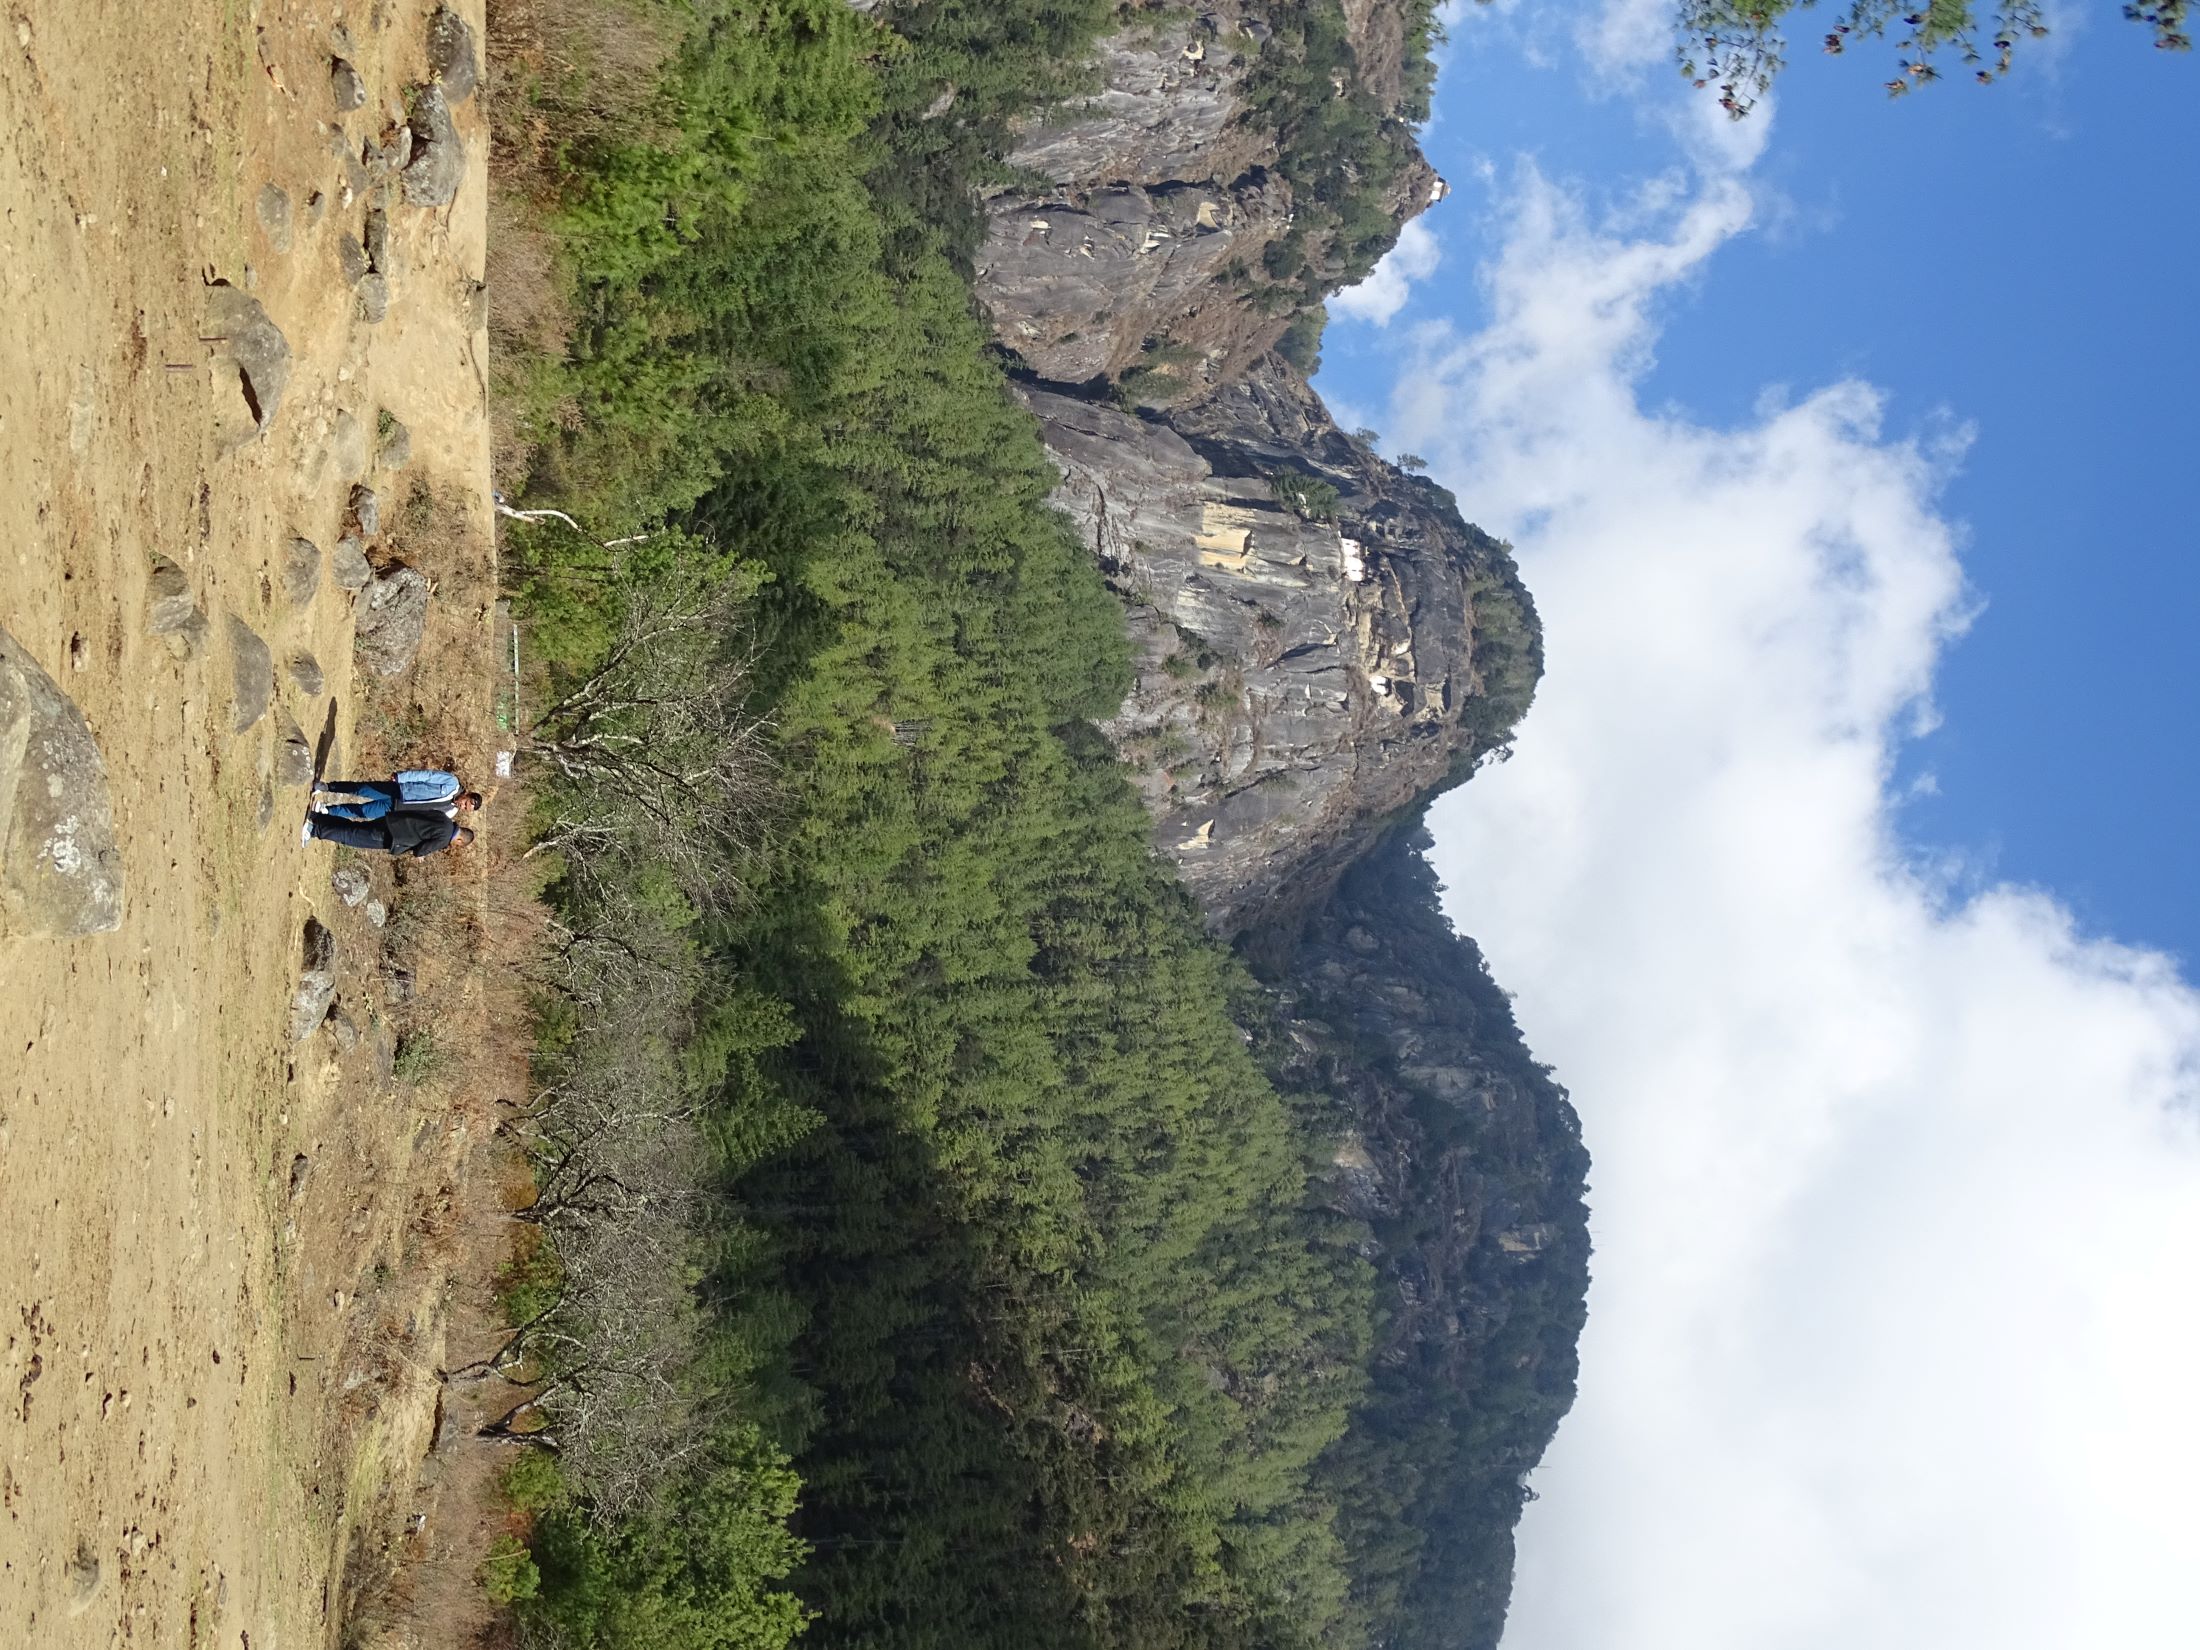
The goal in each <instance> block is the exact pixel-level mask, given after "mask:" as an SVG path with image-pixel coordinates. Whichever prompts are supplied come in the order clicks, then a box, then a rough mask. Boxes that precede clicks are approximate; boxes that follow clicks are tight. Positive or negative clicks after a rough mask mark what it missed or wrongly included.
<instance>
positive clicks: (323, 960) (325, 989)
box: [289, 917, 336, 1043]
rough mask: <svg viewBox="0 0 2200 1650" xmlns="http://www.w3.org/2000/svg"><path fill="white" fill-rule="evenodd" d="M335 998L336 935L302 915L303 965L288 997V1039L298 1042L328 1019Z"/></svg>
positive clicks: (317, 921)
mask: <svg viewBox="0 0 2200 1650" xmlns="http://www.w3.org/2000/svg"><path fill="white" fill-rule="evenodd" d="M335 1000H336V936H335V935H334V934H331V933H330V932H329V931H328V930H327V929H326V928H324V927H322V926H321V923H320V920H319V919H318V918H315V917H308V918H306V926H305V935H304V958H303V966H302V967H301V968H300V969H299V972H298V989H297V990H296V991H295V992H293V993H292V994H291V998H290V1025H289V1031H290V1040H291V1041H292V1042H294V1043H302V1042H304V1041H305V1040H306V1039H307V1038H308V1037H310V1036H312V1035H313V1034H314V1033H315V1032H316V1031H318V1030H319V1029H320V1028H321V1022H322V1021H323V1020H325V1019H327V1018H328V1011H329V1004H331V1003H332V1002H334V1001H335Z"/></svg>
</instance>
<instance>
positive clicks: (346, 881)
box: [328, 865, 371, 910]
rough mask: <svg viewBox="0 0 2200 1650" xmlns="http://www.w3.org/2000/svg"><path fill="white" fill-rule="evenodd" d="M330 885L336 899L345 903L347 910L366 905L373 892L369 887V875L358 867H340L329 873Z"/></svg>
mask: <svg viewBox="0 0 2200 1650" xmlns="http://www.w3.org/2000/svg"><path fill="white" fill-rule="evenodd" d="M328 885H329V887H330V889H331V890H333V891H334V893H335V895H336V897H337V898H338V899H340V900H342V901H343V902H344V908H345V909H346V910H351V909H354V908H356V907H358V906H360V905H363V904H365V903H366V898H367V895H368V893H369V892H370V891H371V890H370V889H369V888H368V885H367V873H366V872H364V871H362V870H360V869H359V867H358V866H356V865H339V866H338V867H337V868H336V869H335V870H333V871H331V872H330V873H329V879H328Z"/></svg>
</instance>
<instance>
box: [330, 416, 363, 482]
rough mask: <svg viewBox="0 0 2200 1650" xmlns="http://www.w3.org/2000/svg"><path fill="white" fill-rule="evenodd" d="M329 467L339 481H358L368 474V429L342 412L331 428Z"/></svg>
mask: <svg viewBox="0 0 2200 1650" xmlns="http://www.w3.org/2000/svg"><path fill="white" fill-rule="evenodd" d="M328 465H329V469H330V471H331V472H333V475H334V479H336V480H338V481H357V480H358V479H359V478H360V477H361V476H363V475H365V474H366V473H367V427H366V426H365V425H364V424H362V423H360V422H359V420H358V419H356V418H354V417H353V416H352V415H351V414H350V413H348V412H340V413H338V414H337V415H336V418H335V421H334V422H333V423H332V424H331V426H330V428H329V438H328Z"/></svg>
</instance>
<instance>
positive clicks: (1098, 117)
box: [976, 0, 1444, 394]
mask: <svg viewBox="0 0 2200 1650" xmlns="http://www.w3.org/2000/svg"><path fill="white" fill-rule="evenodd" d="M1423 9H1424V10H1425V8H1423ZM1321 10H1322V8H1320V7H1308V6H1300V5H1290V4H1278V5H1267V4H1262V3H1260V0H1216V3H1214V4H1210V5H1203V6H1200V7H1197V8H1196V9H1195V8H1180V7H1171V8H1163V9H1158V10H1154V11H1148V12H1144V13H1141V14H1139V15H1138V17H1137V18H1136V20H1135V21H1134V22H1132V23H1131V24H1130V25H1129V26H1127V27H1126V28H1125V29H1123V30H1122V31H1121V32H1120V33H1118V34H1116V35H1114V36H1112V37H1111V38H1109V39H1108V40H1106V41H1104V42H1103V43H1102V45H1101V48H1100V52H1099V61H1098V66H1097V67H1098V75H1099V87H1098V89H1097V90H1095V91H1094V92H1092V93H1090V94H1089V95H1087V96H1085V97H1082V98H1078V99H1073V100H1071V101H1070V102H1069V103H1067V104H1065V105H1064V106H1062V107H1060V108H1058V109H1055V110H1052V111H1050V112H1049V113H1048V114H1047V115H1046V116H1044V117H1043V118H1039V119H1035V120H1033V121H1031V122H1028V123H1027V124H1026V125H1025V127H1024V128H1023V130H1022V131H1021V132H1020V134H1019V136H1018V141H1017V144H1016V147H1015V148H1014V149H1013V150H1012V151H1011V152H1010V154H1009V155H1008V157H1007V158H1008V164H1009V165H1010V166H1011V167H1012V168H1014V169H1016V171H1017V172H1018V173H1019V174H1021V181H1019V182H1017V183H1015V184H1013V185H1010V186H1005V187H1003V188H1000V189H998V190H997V191H995V192H994V193H993V194H992V195H991V196H990V197H989V198H988V199H987V201H986V203H985V210H986V235H985V241H984V245H983V248H982V249H981V251H980V252H979V254H978V257H977V268H976V275H977V288H978V296H979V299H980V301H981V302H982V303H983V304H985V306H986V307H987V309H988V310H989V311H990V312H991V314H992V316H993V320H994V325H995V328H996V330H997V331H998V332H999V334H1000V337H1001V340H1002V342H1003V343H1005V344H1006V345H1007V346H1008V347H1009V348H1010V349H1013V350H1014V351H1016V353H1017V354H1018V355H1019V356H1021V357H1022V358H1023V360H1024V361H1025V362H1026V364H1028V365H1029V366H1030V367H1031V369H1032V370H1033V372H1035V373H1036V374H1038V375H1039V376H1040V377H1042V378H1045V379H1050V380H1053V381H1055V382H1057V383H1065V384H1067V383H1082V382H1085V381H1088V380H1091V379H1095V378H1102V377H1105V378H1107V379H1110V380H1115V379H1120V378H1121V377H1122V376H1123V375H1124V374H1125V373H1126V372H1133V371H1136V370H1137V369H1139V368H1140V367H1141V366H1143V367H1144V368H1145V369H1146V370H1147V372H1148V373H1155V372H1158V373H1159V374H1160V375H1161V378H1162V380H1163V381H1165V383H1166V387H1167V388H1168V390H1169V391H1170V392H1171V393H1172V394H1175V393H1186V392H1189V393H1195V394H1196V393H1199V392H1202V391H1204V390H1206V389H1209V388H1212V387H1213V386H1215V385H1218V384H1225V383H1228V382H1230V381H1231V380H1233V379H1234V378H1236V377H1237V376H1238V375H1239V374H1241V373H1242V372H1244V370H1245V369H1246V368H1247V367H1248V366H1250V365H1251V364H1252V362H1254V361H1255V360H1257V359H1258V358H1259V357H1260V356H1261V354H1263V353H1264V352H1265V351H1266V350H1268V349H1269V348H1270V347H1272V346H1273V345H1274V344H1275V343H1276V342H1277V341H1278V340H1279V339H1280V338H1282V337H1283V335H1284V333H1285V331H1286V330H1287V329H1288V328H1289V326H1290V324H1291V322H1292V320H1293V318H1294V317H1295V316H1297V315H1298V314H1300V313H1302V312H1303V311H1305V310H1307V309H1308V308H1310V307H1312V306H1314V305H1317V304H1318V303H1319V302H1320V299H1321V297H1322V294H1323V292H1324V291H1325V290H1326V289H1329V288H1333V287H1335V286H1339V285H1343V284H1345V283H1346V282H1347V281H1348V280H1350V279H1352V278H1354V277H1355V276H1356V275H1358V274H1362V273H1365V266H1366V265H1367V264H1368V263H1370V262H1372V256H1373V254H1374V252H1376V251H1379V250H1380V246H1387V245H1388V239H1389V237H1390V236H1393V235H1395V233H1396V226H1397V225H1398V224H1399V223H1402V222H1403V221H1405V219H1407V218H1409V217H1411V216H1413V215H1414V214H1415V213H1417V212H1420V211H1422V210H1423V209H1425V208H1426V207H1427V206H1429V205H1430V204H1431V203H1432V202H1434V201H1436V200H1439V199H1441V198H1442V197H1443V193H1444V184H1443V182H1442V180H1441V179H1439V178H1438V177H1437V176H1436V173H1435V172H1434V170H1433V169H1431V168H1430V167H1429V165H1428V163H1427V162H1426V161H1425V160H1424V159H1422V157H1421V154H1420V151H1419V149H1418V148H1417V147H1416V146H1415V145H1414V144H1413V142H1412V139H1411V135H1410V126H1411V123H1412V121H1413V120H1414V119H1416V118H1418V117H1419V113H1420V105H1419V104H1418V102H1417V101H1416V99H1417V97H1419V96H1425V87H1422V86H1420V84H1419V82H1417V81H1416V79H1415V77H1414V76H1413V75H1412V74H1411V73H1410V72H1408V67H1407V66H1408V63H1409V62H1410V61H1413V57H1412V54H1410V53H1409V52H1408V51H1407V49H1406V44H1407V43H1406V39H1405V35H1406V28H1407V24H1406V20H1407V15H1408V13H1409V12H1413V11H1414V10H1415V8H1414V7H1412V6H1410V5H1407V4H1398V3H1385V0H1355V3H1354V4H1351V5H1347V6H1343V7H1341V8H1330V10H1331V11H1332V12H1333V13H1334V15H1335V18H1336V28H1335V31H1334V33H1333V34H1325V33H1323V32H1322V31H1319V30H1315V31H1311V34H1310V31H1309V30H1308V28H1307V19H1308V17H1309V16H1310V15H1311V14H1313V13H1316V12H1319V11H1321ZM1325 48H1326V49H1328V50H1331V51H1333V52H1335V53H1336V54H1337V56H1338V61H1337V65H1336V66H1335V67H1334V68H1331V69H1328V70H1326V71H1324V70H1321V69H1319V68H1318V67H1309V53H1310V52H1319V51H1321V50H1323V49H1325ZM1305 80H1311V82H1312V85H1311V88H1309V87H1308V86H1306V85H1304V84H1301V82H1302V81H1305ZM1310 98H1311V99H1313V100H1318V101H1320V102H1325V103H1326V102H1329V101H1332V100H1335V101H1341V102H1345V103H1348V104H1349V105H1350V106H1351V107H1352V108H1353V109H1354V110H1355V111H1356V112H1358V113H1359V114H1360V116H1361V117H1362V126H1363V128H1364V129H1365V132H1366V134H1367V136H1366V139H1365V142H1364V144H1363V148H1364V149H1365V152H1364V153H1361V154H1356V155H1353V156H1349V157H1338V158H1337V159H1336V161H1335V163H1334V165H1333V166H1331V167H1329V168H1328V169H1327V170H1326V171H1325V170H1323V169H1322V168H1319V167H1312V166H1306V165H1299V164H1296V162H1298V161H1299V160H1300V159H1301V158H1302V156H1301V155H1300V154H1299V153H1298V152H1296V151H1295V150H1294V149H1293V148H1292V146H1291V145H1292V139H1293V134H1294V131H1295V129H1296V127H1297V126H1298V125H1299V124H1300V123H1301V122H1302V121H1303V118H1304V116H1305V113H1306V109H1307V106H1308V101H1309V99H1310ZM1341 188H1353V189H1357V190H1359V191H1360V192H1361V193H1362V194H1363V195H1364V196H1365V197H1366V199H1365V201H1364V202H1363V203H1362V204H1363V205H1365V206H1366V207H1368V208H1370V209H1371V211H1372V215H1373V217H1374V218H1375V219H1376V220H1379V221H1380V222H1381V223H1382V224H1383V225H1384V226H1385V233H1384V234H1382V235H1381V236H1380V237H1379V239H1380V245H1379V246H1378V245H1375V244H1373V243H1369V242H1368V241H1367V238H1366V233H1365V228H1366V225H1365V223H1364V222H1361V223H1359V224H1357V225H1355V224H1354V223H1350V222H1347V221H1345V220H1344V218H1342V217H1340V215H1339V214H1338V212H1337V211H1336V210H1335V207H1334V201H1333V199H1332V197H1333V196H1334V195H1336V194H1337V193H1338V192H1339V190H1340V189H1341Z"/></svg>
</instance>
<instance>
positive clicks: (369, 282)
mask: <svg viewBox="0 0 2200 1650" xmlns="http://www.w3.org/2000/svg"><path fill="white" fill-rule="evenodd" d="M358 298H359V319H361V320H362V321H365V322H367V323H369V324H370V325H378V324H379V323H380V322H381V321H382V319H383V317H384V316H386V315H388V314H389V312H390V283H389V282H388V281H387V280H386V279H384V278H383V277H382V276H380V275H362V276H360V277H359V285H358Z"/></svg>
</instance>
